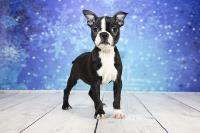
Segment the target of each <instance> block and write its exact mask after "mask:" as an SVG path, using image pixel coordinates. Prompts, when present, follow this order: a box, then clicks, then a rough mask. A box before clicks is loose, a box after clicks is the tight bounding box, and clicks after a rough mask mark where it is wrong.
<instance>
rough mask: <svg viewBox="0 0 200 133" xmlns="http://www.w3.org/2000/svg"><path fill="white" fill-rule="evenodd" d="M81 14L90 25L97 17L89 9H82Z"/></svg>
mask: <svg viewBox="0 0 200 133" xmlns="http://www.w3.org/2000/svg"><path fill="white" fill-rule="evenodd" d="M83 14H84V16H85V17H86V19H87V24H88V25H89V26H90V27H91V26H92V25H93V24H94V22H95V21H96V18H97V16H96V14H95V13H93V12H92V11H90V10H83Z"/></svg>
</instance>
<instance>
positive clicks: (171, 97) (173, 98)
mask: <svg viewBox="0 0 200 133" xmlns="http://www.w3.org/2000/svg"><path fill="white" fill-rule="evenodd" d="M163 95H166V96H167V97H169V98H170V99H172V100H175V101H177V102H179V103H181V104H183V105H185V106H187V107H189V108H191V109H193V110H195V111H197V112H200V110H198V109H196V108H194V107H192V106H190V105H188V104H186V103H184V102H182V101H180V100H179V99H177V98H175V97H173V96H170V95H168V94H163Z"/></svg>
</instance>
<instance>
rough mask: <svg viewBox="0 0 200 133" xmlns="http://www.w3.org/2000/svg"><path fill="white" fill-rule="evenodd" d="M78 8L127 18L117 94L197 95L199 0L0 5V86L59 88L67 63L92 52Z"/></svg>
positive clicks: (12, 0) (6, 0)
mask: <svg viewBox="0 0 200 133" xmlns="http://www.w3.org/2000/svg"><path fill="white" fill-rule="evenodd" d="M83 9H89V10H92V11H94V12H95V13H96V14H98V15H99V16H101V15H108V16H112V15H114V14H115V13H116V12H117V11H119V10H122V11H125V12H128V13H129V14H128V16H127V18H126V20H125V25H124V26H123V29H122V31H121V38H120V40H119V42H118V44H117V47H118V49H119V51H120V53H121V57H122V61H123V66H124V69H123V70H124V71H123V89H124V90H159V91H200V82H199V81H200V1H199V0H176V1H175V0H126V1H122V0H96V1H95V0H51V1H50V0H48V1H47V0H1V1H0V88H1V89H64V88H65V86H66V81H67V77H68V75H69V72H70V68H71V62H72V60H73V59H74V58H75V57H76V56H78V55H79V54H81V53H83V52H86V51H91V50H92V48H93V47H94V44H93V42H92V40H91V37H90V29H89V27H88V26H87V24H86V20H85V18H84V16H83V15H82V10H83ZM75 88H76V89H88V88H89V87H88V86H87V85H85V84H84V83H83V82H80V81H79V83H78V85H77V86H76V87H75ZM108 89H112V88H111V87H108Z"/></svg>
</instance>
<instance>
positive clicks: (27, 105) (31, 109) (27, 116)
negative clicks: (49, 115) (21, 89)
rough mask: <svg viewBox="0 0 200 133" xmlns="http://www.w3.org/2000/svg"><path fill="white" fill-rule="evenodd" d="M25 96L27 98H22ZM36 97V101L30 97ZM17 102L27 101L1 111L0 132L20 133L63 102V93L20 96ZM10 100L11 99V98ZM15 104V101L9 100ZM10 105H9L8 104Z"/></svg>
mask: <svg viewBox="0 0 200 133" xmlns="http://www.w3.org/2000/svg"><path fill="white" fill-rule="evenodd" d="M20 96H24V97H26V98H25V99H24V97H20ZM32 96H35V98H34V99H31V100H30V99H29V100H28V97H32ZM13 98H17V99H16V100H17V101H18V99H20V98H21V99H23V100H27V101H26V102H23V103H21V104H19V105H17V106H14V107H12V108H9V109H7V110H3V111H0V132H1V133H19V132H20V131H21V130H23V129H24V128H26V127H27V126H29V125H30V124H31V123H33V122H34V121H35V120H37V119H38V118H39V117H41V116H42V115H43V114H45V113H46V112H48V111H49V110H50V109H52V108H53V107H54V106H55V105H57V104H58V102H60V101H61V99H62V97H61V93H54V94H53V93H52V94H42V93H40V94H19V95H18V96H16V97H13ZM9 99H10V98H9ZM8 101H11V102H14V101H15V99H12V100H8ZM8 104H9V103H8Z"/></svg>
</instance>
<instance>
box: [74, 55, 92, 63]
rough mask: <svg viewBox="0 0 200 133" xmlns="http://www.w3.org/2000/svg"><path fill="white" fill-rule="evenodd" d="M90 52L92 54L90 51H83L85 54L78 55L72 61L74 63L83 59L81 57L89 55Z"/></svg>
mask: <svg viewBox="0 0 200 133" xmlns="http://www.w3.org/2000/svg"><path fill="white" fill-rule="evenodd" d="M88 54H90V52H86V53H83V54H81V55H79V56H78V57H76V59H74V60H73V61H72V64H74V63H75V62H77V61H79V60H81V58H83V57H84V56H87V55H88Z"/></svg>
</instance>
